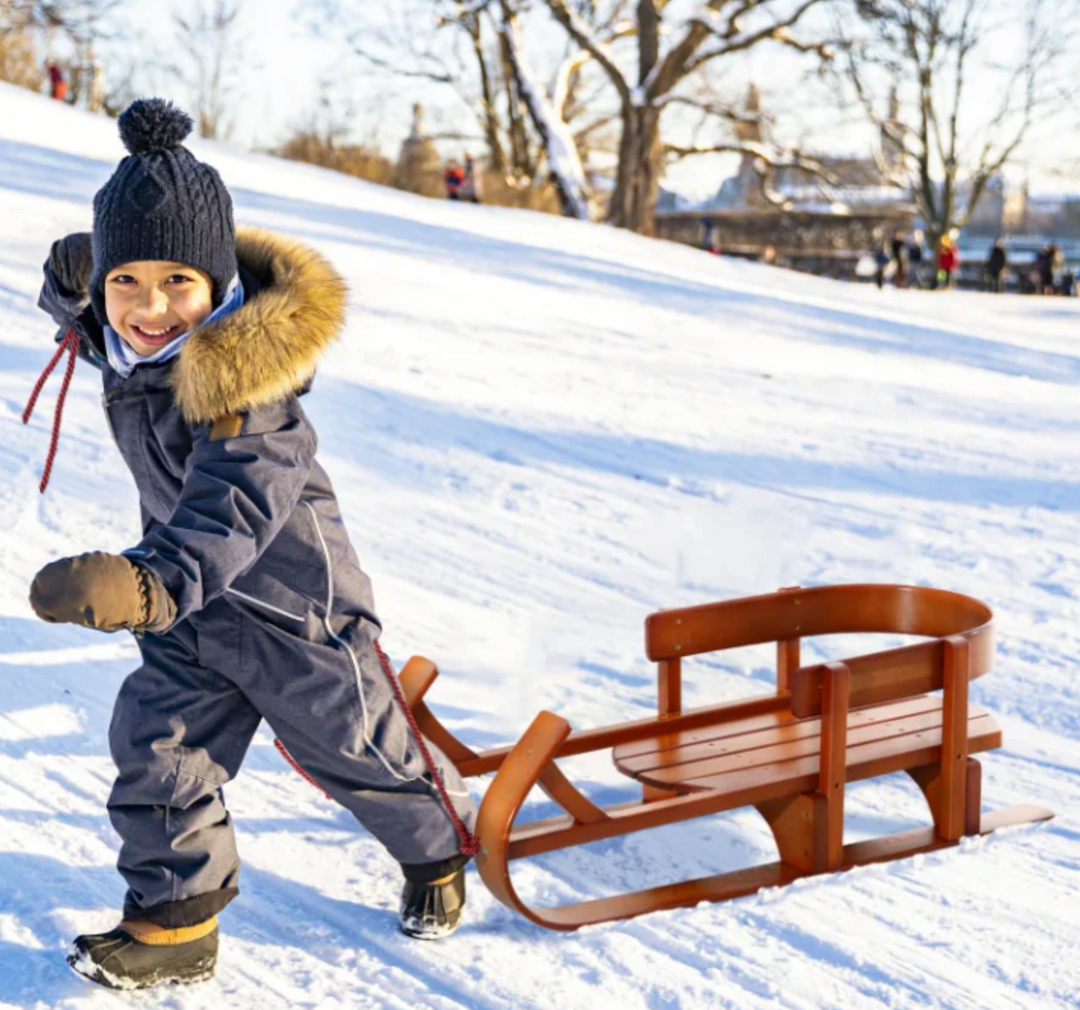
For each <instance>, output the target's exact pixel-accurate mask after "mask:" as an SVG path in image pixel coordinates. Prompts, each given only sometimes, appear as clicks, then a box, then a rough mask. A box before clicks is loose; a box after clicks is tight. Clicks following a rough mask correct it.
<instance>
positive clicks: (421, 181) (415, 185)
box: [397, 102, 442, 196]
mask: <svg viewBox="0 0 1080 1010" xmlns="http://www.w3.org/2000/svg"><path fill="white" fill-rule="evenodd" d="M397 176H398V183H399V185H400V186H401V188H402V189H405V190H408V191H409V192H411V193H421V194H423V195H424V196H440V195H441V194H442V158H440V157H439V152H438V150H437V149H436V147H435V144H434V142H433V141H432V140H431V138H430V137H429V136H428V135H427V134H426V133H425V132H424V107H423V106H422V105H421V104H420V103H419V102H417V103H416V105H414V106H413V122H412V130H411V131H410V132H409V135H408V136H407V137H406V138H405V140H404V142H403V143H402V145H401V152H400V154H399V155H398V169H397Z"/></svg>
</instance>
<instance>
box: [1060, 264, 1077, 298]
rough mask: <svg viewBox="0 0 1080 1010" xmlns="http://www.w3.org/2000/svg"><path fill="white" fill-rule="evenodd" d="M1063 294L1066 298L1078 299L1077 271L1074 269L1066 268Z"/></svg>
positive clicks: (1062, 285) (1062, 286)
mask: <svg viewBox="0 0 1080 1010" xmlns="http://www.w3.org/2000/svg"><path fill="white" fill-rule="evenodd" d="M1061 293H1062V294H1063V295H1064V296H1065V297H1066V298H1075V297H1076V271H1075V270H1073V269H1072V267H1066V268H1065V272H1064V273H1063V274H1062V277H1061Z"/></svg>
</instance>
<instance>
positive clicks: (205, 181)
mask: <svg viewBox="0 0 1080 1010" xmlns="http://www.w3.org/2000/svg"><path fill="white" fill-rule="evenodd" d="M119 125H120V132H121V136H122V138H123V140H124V143H125V146H126V147H127V149H128V150H129V151H130V152H131V154H130V156H129V157H126V158H125V159H124V160H123V161H122V162H121V163H120V165H119V167H118V168H117V170H116V172H115V174H114V175H113V177H112V178H111V179H110V180H109V181H108V182H107V183H106V184H105V186H104V187H103V188H102V189H101V190H100V191H99V192H98V193H97V195H96V196H95V198H94V226H93V233H92V236H91V237H90V239H89V241H88V240H87V238H86V236H69V237H68V238H67V239H64V240H61V241H60V242H58V243H56V245H55V246H54V247H53V250H52V253H51V255H50V258H49V261H48V263H47V264H46V266H45V277H46V280H45V287H44V289H43V291H42V298H41V302H40V304H41V305H42V307H43V308H45V309H46V310H47V311H49V312H50V313H51V314H52V315H53V317H54V318H55V319H56V320H57V322H58V323H60V324H61V326H62V327H64V328H65V329H64V332H65V335H64V343H65V344H68V343H69V341H74V340H77V341H78V353H79V354H80V356H82V357H84V358H85V359H87V360H90V361H92V362H93V363H95V364H97V365H98V367H100V369H101V372H102V378H103V385H104V395H103V402H104V406H105V412H106V415H107V417H108V420H109V425H110V428H111V429H112V433H113V435H114V437H115V439H116V444H117V447H118V448H119V450H120V452H121V454H122V455H123V457H124V459H125V461H126V462H127V464H128V466H129V468H130V469H131V472H132V475H133V477H134V478H135V483H136V485H137V487H138V491H139V497H140V504H141V509H142V516H143V538H142V540H141V542H140V543H139V544H138V545H137V546H135V547H133V548H131V549H129V550H126V551H124V552H123V553H122V554H120V555H110V554H104V553H101V552H95V553H92V554H83V555H81V556H79V557H76V558H65V559H62V560H60V561H55V562H53V563H52V564H49V565H46V566H45V568H43V569H42V570H41V571H40V572H39V573H38V574H37V576H36V577H35V579H34V583H33V586H32V589H31V603H32V605H33V607H34V610H35V612H36V613H37V614H38V616H39V617H41V618H42V619H44V620H46V621H66V622H71V623H76V624H81V625H84V626H86V627H92V628H97V629H99V630H101V631H117V630H120V629H128V630H131V631H132V632H134V634H135V635H136V637H137V641H138V644H139V648H140V652H141V654H142V666H141V667H140V668H139V669H138V670H136V671H135V672H134V673H133V674H131V676H130V677H128V679H127V680H126V681H125V683H124V685H123V687H122V688H121V691H120V694H119V697H118V698H117V702H116V708H115V711H114V714H113V720H112V725H111V728H110V732H109V740H110V747H111V750H112V754H113V759H114V760H115V762H116V765H117V768H118V771H119V775H118V777H117V779H116V783H115V785H114V787H113V791H112V795H111V796H110V799H109V804H108V807H109V814H110V818H111V820H112V823H113V825H114V827H115V828H116V830H117V831H118V833H119V834H120V836H121V839H122V843H123V844H122V847H121V850H120V857H119V870H120V872H121V874H122V875H123V876H124V879H125V881H126V883H127V887H128V890H127V895H126V898H125V901H124V909H123V916H122V920H121V922H120V923H119V925H118V926H117V927H116V928H115V929H112V930H110V931H109V932H107V933H102V934H93V935H84V936H80V937H78V938H77V939H76V940H75V943H74V948H73V950H72V952H71V954H70V955H69V958H68V960H69V963H70V964H71V966H72V967H73V968H74V969H75V970H76V971H78V972H80V973H81V974H82V975H84V976H86V977H87V978H89V979H91V980H92V981H94V982H97V983H100V984H102V985H105V986H109V987H112V988H143V987H146V986H149V985H154V984H157V983H160V982H166V981H169V982H191V981H198V980H201V979H205V978H208V977H210V975H211V974H212V973H213V970H214V965H215V963H216V956H217V940H218V932H217V918H216V917H217V913H219V912H220V911H221V910H222V909H223V908H224V907H225V906H226V905H227V904H228V903H229V901H231V900H232V899H233V898H234V897H235V896H236V894H237V880H238V873H239V860H238V857H237V854H236V848H235V843H234V839H233V831H232V823H231V820H230V817H229V815H228V813H227V811H226V809H225V806H224V802H223V797H222V792H221V787H222V786H223V785H224V784H225V783H226V782H228V781H229V780H230V779H232V778H233V777H234V776H235V775H236V773H237V771H238V770H239V767H240V763H241V761H242V759H243V757H244V753H245V751H246V750H247V747H248V745H249V743H250V741H251V739H252V736H253V735H254V733H255V731H256V729H257V728H258V725H259V723H260V721H261V720H262V719H264V718H265V719H266V720H267V722H268V723H269V724H270V725H271V727H272V728H273V730H274V732H275V733H276V735H277V736H278V738H279V739H280V740H281V741H282V743H283V744H284V746H285V747H287V748H288V751H289V752H290V753H291V755H292V757H293V758H294V759H295V761H296V763H297V764H298V766H299V767H300V768H301V769H303V771H304V772H305V773H306V774H308V775H310V777H311V778H313V779H314V780H315V782H316V783H318V785H319V786H320V787H322V788H323V789H324V790H325V791H326V792H327V793H328V794H329V795H330V796H331V797H332V798H333V799H335V800H336V801H337V802H338V803H340V804H342V805H343V806H345V807H346V808H347V809H349V810H350V811H351V812H352V813H353V814H354V815H355V816H356V817H357V818H358V820H360V822H361V823H362V824H363V825H364V826H365V827H366V828H367V829H368V830H369V831H370V832H371V833H372V834H373V835H375V837H376V838H378V839H379V841H381V842H382V843H383V844H384V845H385V846H386V847H387V849H388V850H389V851H390V853H391V855H393V856H394V857H395V858H396V859H397V860H398V861H399V862H400V863H401V864H402V870H403V873H404V876H405V887H404V892H403V895H402V904H401V916H400V924H401V928H402V929H403V930H404V931H405V932H406V933H407V934H409V935H411V936H415V937H418V938H421V939H431V938H436V937H440V936H445V935H448V934H449V933H450V932H452V931H453V930H454V929H455V928H456V927H457V925H458V924H459V922H460V918H461V910H462V908H463V905H464V897H465V891H464V867H465V864H466V863H467V862H468V858H469V856H470V855H471V854H472V853H473V852H474V851H475V839H474V838H473V837H472V835H471V832H470V830H469V828H470V826H471V824H472V821H473V818H474V816H475V812H474V809H473V805H472V802H471V800H470V799H469V795H468V792H467V791H466V789H465V787H464V785H463V784H462V781H461V778H460V776H458V774H457V772H456V770H455V769H454V767H453V765H452V764H451V763H450V762H449V761H447V760H446V758H445V757H444V756H443V755H442V754H441V753H439V752H438V751H435V752H434V756H433V757H431V755H430V753H429V754H428V756H427V757H425V750H426V748H425V747H424V741H422V740H420V739H419V738H417V737H414V736H413V735H412V734H411V733H410V728H409V725H408V723H407V721H406V716H405V713H404V710H403V708H402V706H401V704H400V701H399V699H398V698H396V697H395V690H396V681H395V679H394V676H393V671H392V670H391V669H390V668H389V665H388V664H387V663H386V661H385V657H384V656H383V655H382V652H381V650H380V649H379V646H378V637H379V633H380V631H381V628H380V625H379V622H378V619H377V618H376V616H375V614H374V611H373V602H372V595H371V586H370V583H369V581H368V579H367V577H366V576H365V575H364V573H363V572H362V571H361V569H360V566H359V563H358V561H357V558H356V554H355V552H354V551H353V548H352V545H351V544H350V542H349V539H348V535H347V533H346V531H345V527H344V525H343V523H342V520H341V515H340V512H339V510H338V504H337V500H336V498H335V496H334V492H333V489H332V487H331V485H330V481H329V479H328V478H327V476H326V473H325V472H324V471H323V469H322V467H321V466H320V465H319V463H318V462H317V461H316V459H315V448H316V436H315V432H314V431H313V429H312V427H311V425H310V423H309V421H308V420H307V417H306V416H305V414H304V411H303V409H302V408H301V406H300V403H299V399H298V397H299V396H300V395H302V394H303V393H305V392H307V391H308V389H310V386H311V381H312V377H313V375H314V372H315V365H316V362H317V360H318V358H319V357H320V355H321V354H322V352H323V351H324V350H325V349H326V347H327V346H328V345H329V344H330V342H331V341H332V340H334V339H335V338H336V337H337V336H338V334H339V331H340V329H341V327H342V325H343V323H344V315H345V307H346V291H345V286H344V283H343V281H342V279H341V278H340V277H339V276H338V274H337V273H336V272H335V271H334V270H333V269H332V268H331V267H330V265H329V264H328V263H327V262H326V261H325V260H324V259H323V258H322V257H321V256H320V255H318V254H317V253H315V252H314V251H313V250H311V249H308V248H306V247H304V246H302V245H299V244H297V243H294V242H291V241H289V240H287V239H284V238H282V237H280V236H276V235H272V234H270V233H268V232H260V231H256V230H252V229H247V230H245V229H242V230H241V231H240V233H239V234H236V233H235V231H234V226H233V216H232V203H231V200H230V197H229V194H228V191H227V190H226V188H225V186H224V185H223V184H222V182H221V179H220V178H219V176H218V175H217V173H216V172H215V171H214V169H213V168H211V167H210V166H209V165H205V164H202V163H201V162H199V161H197V160H196V159H195V158H194V156H193V155H192V154H191V153H190V152H189V151H187V149H186V148H184V147H182V146H181V141H182V140H183V139H184V138H185V137H186V136H187V134H188V133H189V132H190V130H191V126H192V123H191V120H190V119H189V118H188V117H187V116H186V115H185V114H184V113H183V112H181V111H180V110H178V109H176V108H175V107H173V106H172V105H170V104H169V103H166V102H163V101H161V100H159V99H149V100H143V101H137V102H135V103H133V104H132V106H131V107H130V108H129V109H127V110H126V111H125V112H124V114H123V115H122V116H121V117H120V123H119ZM88 247H89V248H88ZM87 297H88V299H89V305H88V306H87V303H86V300H87ZM72 334H74V336H72ZM70 346H71V349H72V354H74V353H75V344H74V343H71V344H70ZM54 361H55V359H54ZM39 386H40V383H39ZM50 463H51V458H50ZM46 477H47V475H46ZM43 487H44V481H43ZM428 757H430V758H431V765H429V764H428ZM432 766H434V767H432Z"/></svg>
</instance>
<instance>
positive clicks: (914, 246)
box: [907, 231, 926, 288]
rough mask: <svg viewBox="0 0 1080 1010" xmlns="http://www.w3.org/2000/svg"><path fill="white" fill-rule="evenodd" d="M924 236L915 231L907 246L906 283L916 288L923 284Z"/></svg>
mask: <svg viewBox="0 0 1080 1010" xmlns="http://www.w3.org/2000/svg"><path fill="white" fill-rule="evenodd" d="M925 238H926V236H925V235H923V233H922V232H921V231H915V233H914V234H913V235H912V236H911V244H910V245H909V246H908V251H907V256H908V285H909V286H912V287H916V288H921V287H922V286H923V242H924V241H925Z"/></svg>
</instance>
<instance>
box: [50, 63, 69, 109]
mask: <svg viewBox="0 0 1080 1010" xmlns="http://www.w3.org/2000/svg"><path fill="white" fill-rule="evenodd" d="M46 69H47V71H48V74H49V97H50V98H54V99H55V100H56V101H58V102H66V101H67V93H68V86H67V81H66V80H65V79H64V71H63V70H61V69H60V67H58V66H57V65H56V64H55V63H50V64H49V65H48V67H47V68H46Z"/></svg>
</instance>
